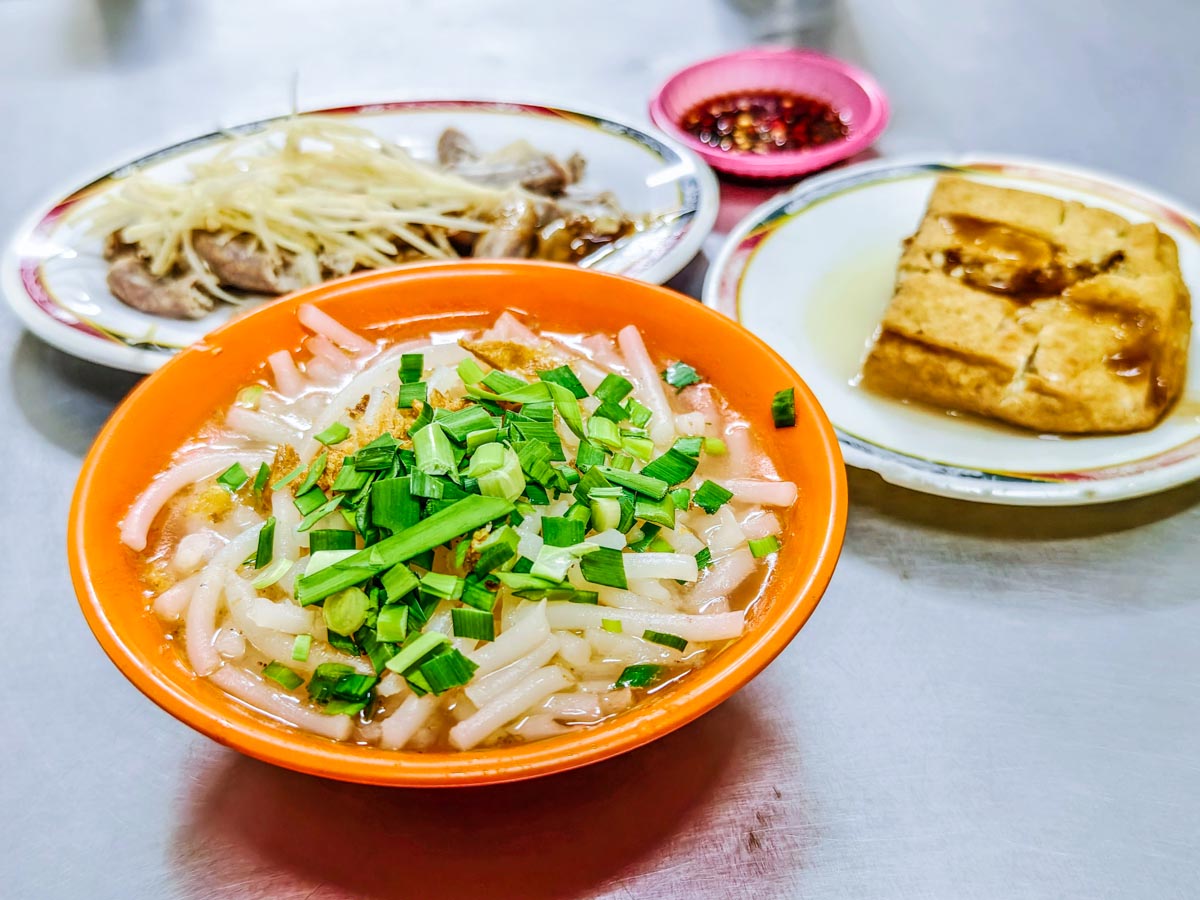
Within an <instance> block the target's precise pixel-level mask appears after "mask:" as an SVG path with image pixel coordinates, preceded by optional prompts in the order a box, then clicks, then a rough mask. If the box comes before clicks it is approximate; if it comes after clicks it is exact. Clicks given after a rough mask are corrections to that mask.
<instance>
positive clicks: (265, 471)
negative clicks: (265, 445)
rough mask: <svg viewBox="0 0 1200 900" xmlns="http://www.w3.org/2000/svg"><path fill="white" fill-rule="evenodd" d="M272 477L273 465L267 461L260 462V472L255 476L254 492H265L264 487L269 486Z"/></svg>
mask: <svg viewBox="0 0 1200 900" xmlns="http://www.w3.org/2000/svg"><path fill="white" fill-rule="evenodd" d="M270 478H271V467H270V466H268V465H267V464H266V463H259V465H258V474H256V475H255V476H254V485H253V488H252V490H253V491H254V493H256V494H261V493H262V492H263V488H265V487H266V486H267V482H268V481H269V480H270Z"/></svg>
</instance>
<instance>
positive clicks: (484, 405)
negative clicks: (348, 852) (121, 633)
mask: <svg viewBox="0 0 1200 900" xmlns="http://www.w3.org/2000/svg"><path fill="white" fill-rule="evenodd" d="M297 315H298V317H299V320H300V323H301V324H302V325H303V326H304V327H305V329H306V330H307V332H309V336H308V337H307V338H306V339H305V340H304V343H303V346H302V348H301V349H300V351H299V352H298V353H295V354H293V353H291V352H289V351H287V350H281V351H278V352H276V353H272V354H271V355H270V356H268V357H267V359H266V363H265V366H264V369H263V373H262V375H263V377H262V379H261V380H260V381H257V382H254V383H250V384H247V385H246V386H245V387H244V388H242V390H241V391H239V392H238V394H237V396H236V398H231V401H232V402H231V404H230V406H229V407H228V408H227V409H225V410H223V411H221V412H220V413H218V414H217V415H216V416H214V418H213V419H212V420H210V422H209V423H208V424H207V425H205V426H204V427H203V428H202V429H201V431H200V432H199V433H198V434H197V435H196V437H195V439H194V440H192V441H191V442H189V443H188V444H187V445H185V446H184V447H182V448H180V449H179V450H178V451H177V452H176V453H175V454H174V456H173V457H172V460H171V463H170V465H169V466H168V467H167V468H166V470H165V471H163V472H161V473H160V474H159V475H158V476H156V477H155V479H154V480H153V481H152V482H151V484H150V485H149V486H148V487H147V488H146V489H145V490H144V491H143V492H142V494H141V495H140V496H139V497H138V498H137V500H136V501H135V502H134V503H133V505H132V506H131V507H130V509H129V511H128V513H127V514H126V515H125V517H124V518H123V520H122V521H121V523H120V534H121V540H122V541H123V542H124V543H125V544H126V545H127V546H128V547H129V548H131V550H132V551H134V552H135V553H137V554H138V555H139V558H140V559H141V560H142V563H143V566H142V573H143V581H144V583H145V585H146V588H147V592H146V596H147V598H148V602H149V605H150V607H151V609H152V610H153V612H154V613H155V614H156V615H157V616H158V617H159V618H160V619H161V620H162V622H163V623H164V626H165V628H166V629H167V632H168V636H169V637H170V638H171V639H172V640H174V641H175V642H176V644H177V647H178V649H179V652H180V653H181V655H182V657H183V659H184V660H185V661H186V663H187V665H188V667H189V668H190V670H191V671H192V672H194V673H195V674H196V675H197V676H199V677H203V678H207V679H209V680H210V681H212V682H213V683H214V684H215V685H217V686H218V687H220V688H221V689H222V690H224V691H225V692H227V693H228V694H230V695H232V696H234V697H236V698H238V699H239V700H241V701H242V702H244V703H246V704H248V705H250V706H251V707H253V708H255V709H257V710H258V711H260V712H262V713H264V714H266V715H268V716H271V717H274V718H275V719H278V720H282V721H283V722H285V723H288V724H290V725H292V726H294V727H296V728H299V729H302V730H303V731H306V732H310V733H313V734H317V735H321V736H324V737H327V738H330V739H332V740H337V741H347V742H352V743H360V744H374V745H378V746H381V747H383V748H386V749H407V750H439V751H445V750H470V749H472V748H475V747H480V746H486V745H493V744H500V743H509V742H514V741H532V740H539V739H542V738H548V737H553V736H556V735H560V734H565V733H568V732H571V731H573V730H577V729H581V728H589V727H591V726H594V725H596V724H598V723H600V722H603V721H605V720H607V719H609V718H611V717H613V716H617V715H620V714H621V713H622V712H624V711H625V710H627V709H629V708H631V707H632V706H634V705H636V704H637V703H639V702H640V701H641V700H643V699H644V698H645V697H646V696H647V695H649V694H651V693H653V692H655V691H657V690H660V689H662V688H663V687H664V686H666V685H669V684H671V683H672V682H674V681H676V680H678V679H680V678H686V677H687V674H688V672H690V671H692V670H693V669H695V668H697V667H698V666H701V665H703V664H704V663H705V662H706V661H707V660H708V659H710V658H711V657H712V656H713V655H714V654H715V653H717V652H719V651H720V649H721V648H722V647H724V646H725V645H726V644H728V643H729V642H730V641H731V640H733V639H735V638H737V637H738V636H739V635H740V634H741V633H742V631H743V628H744V625H745V617H746V615H747V611H748V610H750V609H751V608H752V607H753V605H754V603H755V602H756V600H757V599H758V598H759V597H760V595H761V594H762V591H763V588H764V585H765V584H766V582H767V580H768V579H769V578H770V575H771V571H772V568H773V566H774V564H775V560H776V555H777V552H778V550H779V547H780V544H779V537H778V535H779V534H781V533H782V531H783V528H784V524H785V521H786V516H788V515H790V514H791V508H792V507H793V505H794V504H795V501H796V493H797V492H796V487H795V485H794V484H792V483H791V482H786V481H780V480H779V479H778V477H777V474H776V470H775V468H774V466H773V465H772V463H771V460H770V459H769V458H768V457H767V456H766V455H765V454H764V453H763V452H762V451H761V449H760V448H759V445H758V442H757V441H756V439H755V437H754V436H753V435H752V434H751V432H750V428H749V426H748V425H747V423H746V421H745V420H744V419H743V418H742V417H741V416H739V415H738V414H737V411H736V410H732V409H730V408H729V407H728V406H727V405H726V403H725V402H724V400H723V398H722V397H721V395H720V393H719V392H718V391H717V390H716V389H715V388H714V387H713V386H712V385H711V384H708V383H707V382H706V381H705V380H704V377H703V373H702V372H697V371H696V370H695V369H693V368H692V367H691V366H689V365H688V364H687V362H686V360H676V359H658V360H655V359H653V358H652V357H651V355H650V353H649V351H648V350H647V347H646V345H645V343H644V341H643V339H642V336H641V334H640V333H639V332H638V330H637V329H636V328H635V327H634V326H632V325H631V326H627V327H626V328H624V329H622V330H621V331H620V332H619V333H618V334H616V335H606V334H599V335H596V334H564V333H552V332H548V331H547V332H539V331H536V330H534V329H533V328H531V326H530V324H529V323H525V322H522V321H521V320H519V319H518V318H517V317H515V316H513V315H512V314H510V313H504V314H502V315H501V316H500V317H499V319H498V320H497V321H496V322H495V323H494V325H493V326H492V327H491V328H489V329H487V330H486V331H483V332H465V331H462V330H458V331H443V332H435V333H433V334H431V335H429V336H428V337H427V338H423V339H421V340H419V341H408V342H404V343H396V342H389V341H371V340H367V339H366V338H364V337H362V336H360V335H358V334H356V333H354V332H352V331H350V330H349V329H347V328H345V327H344V326H342V325H341V324H340V323H338V322H337V321H336V320H334V319H333V318H331V317H330V316H328V315H327V314H325V313H324V312H322V311H321V310H319V309H317V308H316V307H315V306H312V305H302V306H300V307H299V308H298V311H297ZM769 401H770V398H764V403H766V402H769ZM789 410H790V393H789V392H781V394H780V395H778V396H777V397H776V401H775V404H774V406H773V412H774V413H775V419H776V424H777V425H779V424H788V414H789ZM793 415H794V413H793Z"/></svg>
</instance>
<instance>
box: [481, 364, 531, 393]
mask: <svg viewBox="0 0 1200 900" xmlns="http://www.w3.org/2000/svg"><path fill="white" fill-rule="evenodd" d="M481 380H482V382H483V385H484V387H487V388H489V389H490V390H493V391H495V392H496V393H497V394H507V393H509V392H510V391H515V390H517V389H519V388H523V387H525V386H526V385H527V384H528V382H526V381H522V380H521V379H520V378H516V377H514V376H512V375H509V374H508V373H507V372H501V371H500V370H499V369H493V370H492V371H491V372H488V374H487V375H486V376H484V377H483V378H482V379H481Z"/></svg>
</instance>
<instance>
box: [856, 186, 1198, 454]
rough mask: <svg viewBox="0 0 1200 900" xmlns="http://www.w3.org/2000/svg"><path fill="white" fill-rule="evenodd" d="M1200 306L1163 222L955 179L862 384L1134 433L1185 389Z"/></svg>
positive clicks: (910, 260) (928, 218)
mask: <svg viewBox="0 0 1200 900" xmlns="http://www.w3.org/2000/svg"><path fill="white" fill-rule="evenodd" d="M1190 310H1191V301H1190V297H1189V295H1188V290H1187V286H1186V285H1185V284H1184V282H1183V278H1182V276H1181V275H1180V272H1179V261H1178V257H1177V252H1176V248H1175V243H1174V241H1172V240H1171V238H1170V237H1169V236H1167V235H1165V234H1163V233H1162V232H1160V231H1159V230H1158V228H1156V227H1155V226H1154V225H1152V224H1149V223H1144V224H1139V225H1133V224H1130V223H1129V222H1127V221H1125V219H1123V218H1121V217H1120V216H1118V215H1116V214H1115V213H1111V212H1109V211H1107V210H1102V209H1094V208H1092V207H1088V206H1084V205H1083V204H1080V203H1076V202H1072V201H1062V200H1058V199H1056V198H1053V197H1046V196H1042V195H1040V194H1033V193H1028V192H1025V191H1015V190H1009V189H1006V188H996V187H991V186H989V185H984V184H980V183H978V182H973V181H969V180H967V179H964V178H958V177H944V178H942V179H940V180H939V181H938V183H937V185H936V186H935V188H934V191H933V194H932V196H931V197H930V200H929V206H928V209H927V210H926V213H925V217H924V219H923V220H922V221H921V224H920V227H919V228H918V229H917V232H916V234H914V235H913V236H912V237H911V238H909V239H908V240H907V242H906V245H905V249H904V253H903V255H902V257H901V260H900V265H899V269H898V272H897V279H896V289H895V293H894V295H893V297H892V301H891V304H890V305H889V307H888V309H887V312H886V313H885V315H884V318H883V322H882V323H881V325H880V330H879V335H878V338H877V339H876V342H875V345H874V347H873V348H872V350H871V352H870V354H869V355H868V357H867V361H866V363H865V364H864V367H863V381H864V384H865V385H866V386H867V387H870V388H872V389H874V390H878V391H881V392H883V393H887V394H891V395H893V396H897V397H900V398H904V399H911V400H920V401H923V402H926V403H933V404H936V405H938V406H942V407H948V408H951V409H959V410H965V411H968V412H974V413H978V414H980V415H984V416H990V417H992V418H996V419H1001V420H1003V421H1005V422H1009V423H1011V424H1014V425H1019V426H1023V427H1026V428H1031V429H1036V430H1038V431H1047V432H1057V433H1064V434H1073V433H1104V432H1112V433H1116V432H1128V431H1138V430H1141V429H1145V428H1149V427H1151V426H1153V425H1154V424H1155V423H1156V422H1158V420H1159V419H1160V418H1162V416H1163V414H1164V413H1165V412H1166V411H1167V410H1168V409H1169V408H1170V407H1171V405H1172V404H1173V403H1174V402H1175V400H1176V399H1177V398H1178V396H1179V394H1180V391H1181V390H1182V388H1183V384H1184V377H1185V370H1186V364H1187V351H1188V340H1189V337H1190V334H1191V313H1190Z"/></svg>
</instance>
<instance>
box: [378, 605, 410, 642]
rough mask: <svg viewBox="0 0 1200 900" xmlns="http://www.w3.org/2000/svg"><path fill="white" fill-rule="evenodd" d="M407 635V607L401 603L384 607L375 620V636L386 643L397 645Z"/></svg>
mask: <svg viewBox="0 0 1200 900" xmlns="http://www.w3.org/2000/svg"><path fill="white" fill-rule="evenodd" d="M407 634H408V607H407V606H405V605H404V604H403V603H399V604H397V605H395V606H385V607H384V608H383V609H381V610H380V611H379V616H378V617H377V618H376V619H375V636H376V637H377V638H378V639H379V640H381V641H384V642H386V643H389V644H398V643H400V642H401V641H403V640H404V638H405V636H406V635H407Z"/></svg>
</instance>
